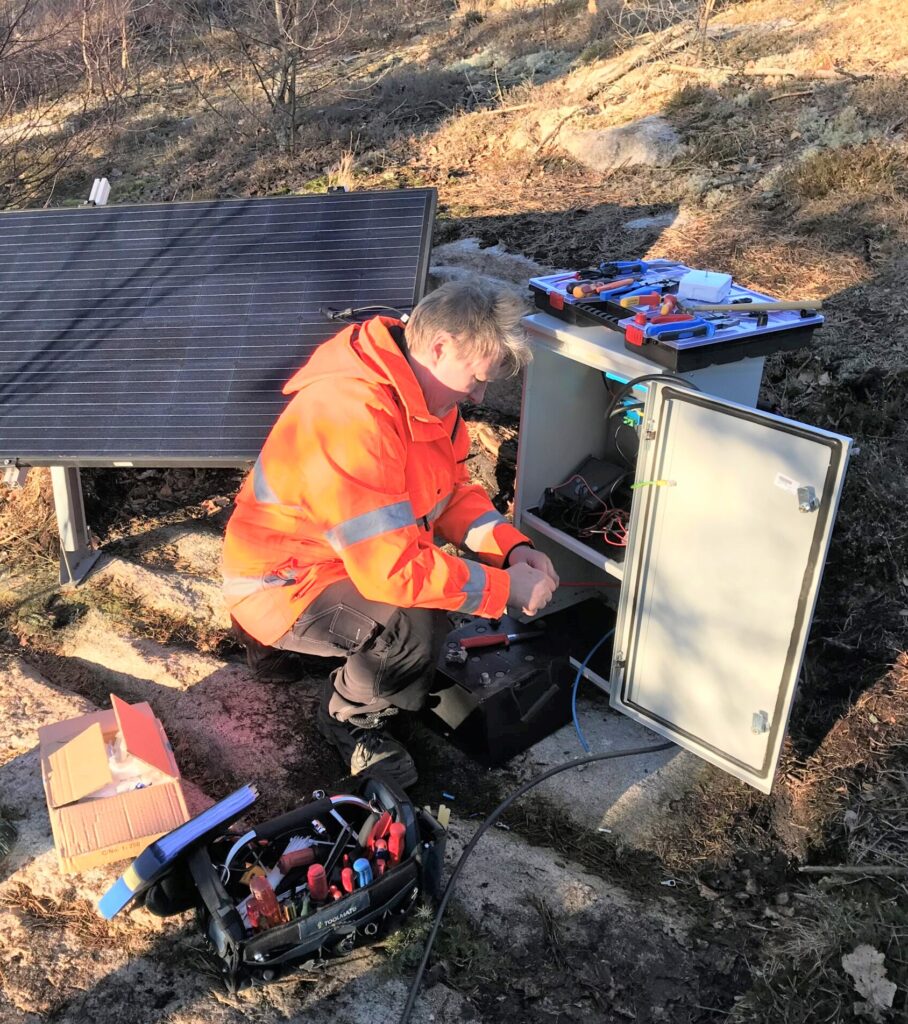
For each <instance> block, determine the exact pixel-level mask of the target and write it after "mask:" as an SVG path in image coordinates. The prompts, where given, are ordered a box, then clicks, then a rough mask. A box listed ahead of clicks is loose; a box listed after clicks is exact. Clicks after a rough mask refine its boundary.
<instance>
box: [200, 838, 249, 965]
mask: <svg viewBox="0 0 908 1024" xmlns="http://www.w3.org/2000/svg"><path fill="white" fill-rule="evenodd" d="M189 870H190V872H191V874H192V880H193V882H195V885H196V888H197V889H198V890H199V895H200V896H201V898H202V902H203V903H204V904H205V908H206V910H207V911H208V913H209V914H210V915H211V917H212V920H213V921H217V922H218V924H219V925H220V927H217V928H210V929H209V937H210V938H211V941H212V942H213V943H214V945H215V947H216V949H217V952H218V956H220V957H223V958H225V959H230V958H231V957H232V955H233V954H234V953H235V951H236V949H237V948H238V947H239V946H240V945H241V944H242V942H243V940H244V938H245V936H246V929H245V927H244V926H243V919H242V918H241V917H240V915H239V913H238V911H237V909H236V906H235V904H234V901H233V900H232V899H231V898H230V897H229V896H228V895H227V891H226V890H225V889H224V886H223V885H222V884H221V881H220V879H219V878H218V876H217V872H216V871H215V869H214V865H213V864H212V863H211V857H210V856H209V855H208V851H207V850H205V849H204V848H200V849H196V850H193V851H192V852H191V853H190V854H189ZM228 940H229V942H230V943H232V944H233V949H232V950H231V949H228V948H227V943H228Z"/></svg>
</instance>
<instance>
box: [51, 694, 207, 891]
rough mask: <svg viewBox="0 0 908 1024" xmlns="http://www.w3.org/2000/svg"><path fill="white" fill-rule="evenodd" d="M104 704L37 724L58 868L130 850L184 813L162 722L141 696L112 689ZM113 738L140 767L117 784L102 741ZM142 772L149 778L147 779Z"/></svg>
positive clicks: (78, 867) (106, 860)
mask: <svg viewBox="0 0 908 1024" xmlns="http://www.w3.org/2000/svg"><path fill="white" fill-rule="evenodd" d="M111 704H112V705H113V707H112V709H111V710H110V711H98V712H96V713H94V714H91V715H81V716H80V717H78V718H70V719H69V720H67V721H65V722H57V723H55V724H54V725H45V726H42V727H41V728H40V729H39V730H38V740H39V744H40V756H41V777H42V779H43V781H44V793H45V795H46V797H47V807H48V811H49V812H50V824H51V828H52V829H53V833H54V844H55V846H56V848H57V856H58V857H59V860H60V868H61V869H62V870H63V871H84V870H85V869H87V868H93V867H97V866H98V865H99V864H110V863H112V862H113V861H118V860H125V859H127V858H129V857H135V856H136V855H137V854H138V853H141V851H142V850H144V849H145V847H146V846H147V845H148V844H149V843H151V842H153V841H154V840H155V839H157V838H159V837H160V836H162V835H166V833H168V832H171V831H173V829H175V828H176V827H177V826H178V825H182V824H183V822H185V821H188V820H189V812H188V811H187V809H186V801H185V799H184V797H183V787H182V786H181V785H180V770H179V768H177V763H176V760H175V759H174V756H173V751H172V750H171V748H170V743H169V742H168V740H167V736H166V735H165V733H164V728H163V726H162V725H161V723H160V722H159V721H158V719H157V718H156V717H155V715H154V712H153V711H152V710H151V707H150V706H149V705H148V704H146V703H142V704H127V703H126V702H125V701H123V700H120V698H119V697H117V696H116V695H115V694H111ZM112 743H116V744H117V746H118V748H119V750H120V752H121V754H122V755H124V756H125V757H126V758H127V760H128V761H129V763H130V765H132V766H137V767H138V770H139V771H140V772H142V771H144V772H145V775H144V776H143V775H141V774H140V775H139V776H137V777H135V778H134V779H130V780H129V781H126V782H122V783H121V786H122V787H123V788H126V787H131V786H141V787H142V788H128V789H127V790H126V791H125V792H117V793H112V794H111V795H100V796H99V795H97V794H98V791H99V790H101V791H102V792H103V791H104V790H105V789H106V790H107V792H108V793H111V790H113V789H116V788H118V787H117V784H116V778H115V774H114V771H113V770H112V768H111V757H110V753H109V751H108V744H112ZM144 779H147V780H150V781H148V782H145V781H144Z"/></svg>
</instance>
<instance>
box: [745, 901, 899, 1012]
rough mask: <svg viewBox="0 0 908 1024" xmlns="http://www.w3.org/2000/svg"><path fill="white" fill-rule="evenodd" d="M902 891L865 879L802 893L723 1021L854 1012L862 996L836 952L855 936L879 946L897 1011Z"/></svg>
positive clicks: (852, 944)
mask: <svg viewBox="0 0 908 1024" xmlns="http://www.w3.org/2000/svg"><path fill="white" fill-rule="evenodd" d="M906 897H908V888H906V887H905V886H898V887H894V888H892V889H890V890H885V891H883V890H880V889H878V888H877V887H876V886H870V885H865V886H863V887H862V888H861V889H858V890H850V889H843V890H841V891H838V892H828V893H824V892H822V891H820V890H817V889H814V890H812V891H811V892H809V893H805V894H803V895H801V896H800V898H799V901H798V905H797V910H796V914H795V916H794V917H792V918H790V919H788V920H787V921H786V923H785V927H784V930H783V931H782V932H781V933H780V934H778V936H777V938H776V941H775V942H774V943H773V948H772V952H771V954H770V955H769V956H768V958H767V959H766V961H765V962H764V963H763V964H762V965H760V966H759V967H758V968H757V970H756V971H755V978H754V981H755V984H754V987H753V989H752V990H751V991H750V993H748V995H747V996H746V997H745V998H744V999H743V1000H742V1001H741V1002H739V1003H738V1004H737V1005H736V1006H735V1008H734V1010H733V1011H732V1013H731V1015H730V1017H729V1018H728V1021H729V1024H766V1022H767V1021H772V1022H773V1024H815V1022H819V1021H824V1022H829V1024H833V1022H835V1024H839V1022H845V1021H850V1020H853V1019H854V1014H855V1007H856V1004H857V1003H859V1002H860V1001H861V996H860V995H859V994H858V993H857V992H856V991H855V987H854V982H853V981H852V979H851V978H850V977H849V976H848V975H847V974H846V973H845V971H844V970H843V967H842V956H843V955H845V954H849V953H851V952H853V950H854V949H855V948H856V947H857V946H859V945H862V944H867V945H869V946H872V947H874V948H875V949H878V950H879V951H880V952H882V953H884V954H885V957H886V959H885V961H884V967H885V969H886V974H887V979H888V980H889V981H891V982H894V983H895V984H896V985H897V986H898V992H899V994H897V996H896V1003H895V1006H894V1008H893V1011H892V1013H893V1015H897V1014H898V1013H900V1012H903V1011H904V1009H905V1002H904V1001H905V991H906V986H908V956H906V954H908V914H906V912H905V899H906ZM870 1019H873V1017H872V1016H871V1017H870ZM876 1019H878V1020H882V1019H884V1017H883V1016H878V1017H876ZM885 1019H890V1018H889V1016H888V1015H887V1016H886V1017H885ZM901 1019H903V1018H901Z"/></svg>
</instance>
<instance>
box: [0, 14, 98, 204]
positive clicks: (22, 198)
mask: <svg viewBox="0 0 908 1024" xmlns="http://www.w3.org/2000/svg"><path fill="white" fill-rule="evenodd" d="M74 13H75V8H74V5H72V4H66V3H62V2H57V3H53V2H51V0H0V209H4V208H7V207H23V206H29V205H32V204H34V203H35V202H38V201H41V200H43V201H44V202H48V201H49V199H50V197H51V195H52V194H53V189H54V185H55V183H56V180H57V178H58V177H59V176H60V175H61V174H62V173H64V172H65V170H66V169H67V168H68V167H69V166H71V164H72V162H73V160H74V158H75V157H76V156H77V155H79V154H81V153H83V152H84V151H85V150H86V149H87V148H88V147H89V146H91V145H92V144H93V143H94V141H95V140H96V139H97V137H98V134H99V132H100V130H101V127H102V124H103V121H104V111H98V110H95V111H90V110H89V109H87V107H86V106H85V105H84V104H83V106H82V108H81V109H77V110H73V109H72V106H71V104H70V105H69V106H67V105H65V104H64V102H63V100H64V97H65V95H66V90H67V87H68V86H69V85H71V84H72V82H73V80H74V79H73V76H72V73H71V71H70V69H69V68H68V65H67V59H66V52H65V51H66V49H67V48H68V47H69V45H70V40H71V39H72V38H73V32H72V29H73V25H72V19H71V17H70V16H71V15H73V14H74Z"/></svg>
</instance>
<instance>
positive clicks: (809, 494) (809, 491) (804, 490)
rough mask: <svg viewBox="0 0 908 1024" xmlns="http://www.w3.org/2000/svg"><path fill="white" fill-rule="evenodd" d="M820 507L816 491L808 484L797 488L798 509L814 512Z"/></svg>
mask: <svg viewBox="0 0 908 1024" xmlns="http://www.w3.org/2000/svg"><path fill="white" fill-rule="evenodd" d="M819 507H820V499H819V498H818V497H817V492H816V491H815V490H814V489H813V487H811V486H810V485H809V484H805V485H804V486H803V487H799V488H798V511H799V512H816V510H817V509H818V508H819Z"/></svg>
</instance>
